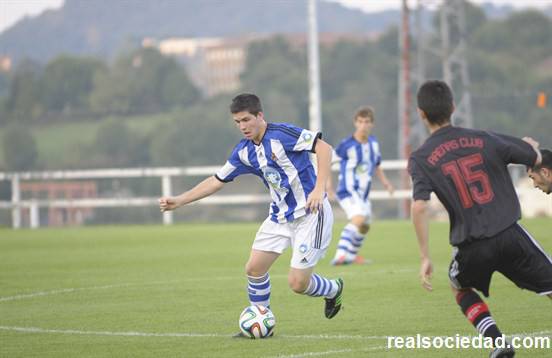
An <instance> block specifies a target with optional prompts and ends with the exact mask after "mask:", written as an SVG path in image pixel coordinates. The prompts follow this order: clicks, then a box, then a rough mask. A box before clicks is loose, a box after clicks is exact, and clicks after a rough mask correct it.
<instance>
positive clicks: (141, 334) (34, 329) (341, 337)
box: [0, 326, 387, 340]
mask: <svg viewBox="0 0 552 358" xmlns="http://www.w3.org/2000/svg"><path fill="white" fill-rule="evenodd" d="M0 330H2V331H13V332H21V333H55V334H79V335H90V336H123V337H200V338H203V337H226V338H230V337H232V334H222V333H181V332H175V333H170V332H169V333H152V332H133V331H131V332H112V331H83V330H75V329H46V328H40V327H14V326H0ZM278 337H282V338H290V339H337V340H352V339H355V340H370V339H378V340H380V339H386V338H387V337H386V336H359V335H344V334H339V335H329V334H321V335H287V334H286V335H278Z"/></svg>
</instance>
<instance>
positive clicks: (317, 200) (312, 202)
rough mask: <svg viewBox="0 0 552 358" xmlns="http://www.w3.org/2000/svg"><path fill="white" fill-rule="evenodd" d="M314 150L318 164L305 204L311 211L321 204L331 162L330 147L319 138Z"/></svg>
mask: <svg viewBox="0 0 552 358" xmlns="http://www.w3.org/2000/svg"><path fill="white" fill-rule="evenodd" d="M314 150H315V153H316V161H317V164H318V173H317V175H316V184H315V186H314V189H313V190H312V191H311V193H310V194H309V196H308V198H307V204H306V207H307V209H308V210H310V211H311V212H316V211H317V210H318V208H320V207H321V206H322V202H323V201H324V194H325V193H326V183H327V181H328V178H329V177H330V167H331V163H332V147H331V146H330V145H329V144H328V143H326V142H324V141H323V140H322V139H319V140H317V141H316V146H315V148H314Z"/></svg>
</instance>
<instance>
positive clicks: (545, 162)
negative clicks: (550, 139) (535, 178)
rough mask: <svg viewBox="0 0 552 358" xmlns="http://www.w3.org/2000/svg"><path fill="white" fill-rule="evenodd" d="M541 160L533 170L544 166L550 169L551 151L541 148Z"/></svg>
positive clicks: (551, 161)
mask: <svg viewBox="0 0 552 358" xmlns="http://www.w3.org/2000/svg"><path fill="white" fill-rule="evenodd" d="M540 152H541V154H542V162H541V163H540V164H539V165H536V166H535V167H534V168H533V170H539V169H541V168H546V169H550V170H552V152H551V151H550V150H548V149H541V151H540Z"/></svg>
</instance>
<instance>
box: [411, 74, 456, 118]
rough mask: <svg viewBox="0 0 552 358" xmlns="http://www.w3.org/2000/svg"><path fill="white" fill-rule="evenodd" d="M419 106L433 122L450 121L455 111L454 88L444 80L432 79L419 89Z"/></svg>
mask: <svg viewBox="0 0 552 358" xmlns="http://www.w3.org/2000/svg"><path fill="white" fill-rule="evenodd" d="M418 108H420V109H421V110H422V111H424V113H425V114H426V117H427V120H428V121H429V123H431V124H445V123H447V122H450V116H451V115H452V112H453V111H454V99H453V96H452V90H451V89H450V87H449V86H448V85H447V84H446V83H445V82H443V81H439V80H430V81H427V82H425V83H424V84H423V85H422V86H421V87H420V89H419V90H418Z"/></svg>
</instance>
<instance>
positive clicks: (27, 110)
mask: <svg viewBox="0 0 552 358" xmlns="http://www.w3.org/2000/svg"><path fill="white" fill-rule="evenodd" d="M40 71H41V69H40V67H39V66H38V65H37V64H36V63H34V62H30V61H23V62H22V63H21V64H20V65H19V66H18V67H17V69H16V70H15V73H14V75H13V77H12V78H11V81H10V84H9V92H8V95H7V97H6V99H5V102H4V110H5V112H6V118H7V121H11V122H17V123H19V124H21V123H23V122H27V123H28V122H32V121H34V120H36V119H37V118H39V117H40V115H42V113H43V108H42V105H41V103H40V90H41V89H40V75H41V73H40Z"/></svg>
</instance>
